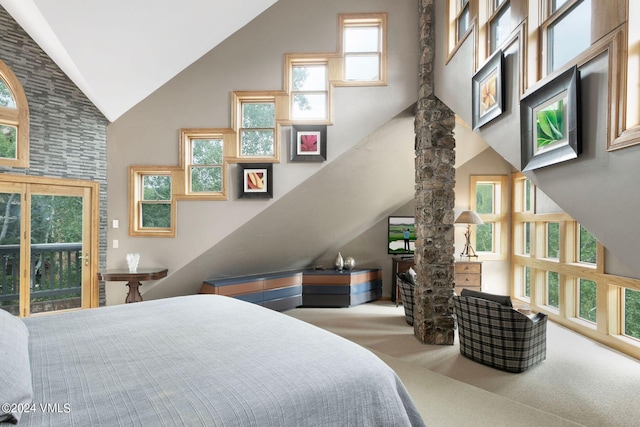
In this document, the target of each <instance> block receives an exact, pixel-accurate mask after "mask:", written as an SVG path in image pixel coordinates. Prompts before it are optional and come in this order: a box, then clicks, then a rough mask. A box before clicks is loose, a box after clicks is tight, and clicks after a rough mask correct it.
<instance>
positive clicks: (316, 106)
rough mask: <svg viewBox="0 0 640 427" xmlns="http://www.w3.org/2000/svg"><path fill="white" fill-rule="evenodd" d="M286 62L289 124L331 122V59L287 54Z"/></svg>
mask: <svg viewBox="0 0 640 427" xmlns="http://www.w3.org/2000/svg"><path fill="white" fill-rule="evenodd" d="M285 61H286V68H285V70H287V73H286V79H287V80H286V83H285V84H286V85H287V88H288V92H289V103H290V104H289V108H290V109H289V118H290V123H331V104H332V102H331V86H330V84H329V59H328V57H326V56H324V57H323V56H318V55H312V56H309V55H295V56H294V55H287V56H286V58H285Z"/></svg>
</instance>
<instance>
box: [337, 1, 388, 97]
mask: <svg viewBox="0 0 640 427" xmlns="http://www.w3.org/2000/svg"><path fill="white" fill-rule="evenodd" d="M338 21H339V22H338V25H339V28H340V32H339V41H338V44H339V46H338V52H340V53H341V54H342V57H343V61H344V66H343V70H342V73H343V78H342V79H341V80H342V81H343V82H344V83H345V84H362V85H373V84H386V81H387V70H386V68H387V61H386V55H387V14H386V13H371V14H340V15H338Z"/></svg>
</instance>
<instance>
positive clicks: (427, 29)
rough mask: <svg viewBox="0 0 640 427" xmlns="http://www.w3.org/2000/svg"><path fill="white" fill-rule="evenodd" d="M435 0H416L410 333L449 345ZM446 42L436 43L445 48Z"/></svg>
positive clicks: (448, 243)
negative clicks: (417, 64) (417, 58)
mask: <svg viewBox="0 0 640 427" xmlns="http://www.w3.org/2000/svg"><path fill="white" fill-rule="evenodd" d="M434 3H435V0H418V4H419V29H420V34H419V36H420V53H421V55H420V70H419V84H420V88H419V95H418V104H417V107H416V119H415V133H416V146H415V149H416V165H415V168H416V248H415V264H416V265H415V269H416V273H417V280H416V289H415V306H414V311H413V313H414V314H413V315H414V323H413V327H414V334H415V336H416V337H417V338H418V339H419V340H420V341H422V342H423V343H427V344H449V345H452V344H453V339H454V333H453V325H454V321H453V315H452V311H451V305H450V300H451V298H452V296H453V289H454V281H453V278H454V258H455V256H454V225H453V223H454V211H453V208H454V204H455V192H454V187H455V167H454V163H455V139H454V137H453V127H454V125H455V117H454V114H453V112H452V111H451V110H450V109H449V107H447V106H446V105H445V104H443V103H442V102H441V101H440V100H439V99H438V98H436V96H435V94H434V92H433V83H434V76H433V63H434V59H435V55H434V52H435V48H436V41H435V4H434ZM444 46H445V44H444V41H442V42H441V43H440V44H439V47H441V48H443V49H444Z"/></svg>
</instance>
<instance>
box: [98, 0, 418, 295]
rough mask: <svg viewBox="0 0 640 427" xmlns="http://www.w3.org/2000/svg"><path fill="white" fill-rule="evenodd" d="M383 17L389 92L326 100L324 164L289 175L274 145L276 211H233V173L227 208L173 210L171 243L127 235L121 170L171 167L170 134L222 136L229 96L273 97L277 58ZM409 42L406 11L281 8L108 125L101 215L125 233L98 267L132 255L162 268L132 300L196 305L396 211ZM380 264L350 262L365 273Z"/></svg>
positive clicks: (403, 169) (402, 200)
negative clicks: (346, 17)
mask: <svg viewBox="0 0 640 427" xmlns="http://www.w3.org/2000/svg"><path fill="white" fill-rule="evenodd" d="M385 11H386V12H388V14H389V57H388V59H389V78H388V83H389V84H388V86H383V87H360V88H357V87H340V88H335V89H334V91H333V96H334V124H333V126H329V129H328V153H327V155H328V159H327V161H326V162H324V163H316V164H303V163H291V162H288V161H287V153H288V142H287V141H284V140H283V141H281V142H282V145H281V150H282V153H283V155H282V160H281V163H279V164H275V165H274V184H275V185H274V198H273V199H271V200H238V199H237V197H236V185H235V184H236V183H235V172H236V167H235V165H232V166H231V167H230V177H231V183H230V184H231V185H230V197H229V200H228V201H216V202H195V201H181V202H179V203H178V222H177V237H176V238H174V239H163V238H148V237H129V236H128V233H127V217H128V216H127V197H128V196H127V188H128V181H127V179H128V177H127V167H128V166H129V165H136V164H137V165H140V164H145V165H177V164H178V130H179V129H180V128H187V127H229V126H230V112H229V106H230V92H231V91H234V90H281V89H283V87H282V84H283V83H282V82H283V74H282V73H283V62H284V58H283V55H284V54H285V53H291V52H297V53H304V52H335V51H336V49H337V15H338V13H341V12H344V13H355V12H385ZM417 39H418V37H417V6H416V4H415V3H414V2H412V1H402V2H397V1H394V0H369V1H366V0H349V1H341V0H330V1H325V2H315V1H312V0H279V1H278V2H277V3H276V4H275V5H274V6H272V7H271V8H270V9H268V10H267V11H265V12H264V13H263V14H262V15H260V16H259V17H257V18H256V19H254V20H253V21H252V22H251V23H249V24H248V25H247V26H246V27H244V28H243V29H241V30H240V31H238V32H237V33H236V34H234V35H233V36H231V37H230V38H229V39H227V40H226V41H225V42H223V43H222V44H221V45H219V46H217V47H216V48H215V49H213V50H212V51H211V52H209V53H207V54H206V55H204V56H203V57H202V58H201V59H200V60H199V61H197V62H196V63H194V64H192V65H191V66H190V67H188V68H187V69H186V70H184V71H183V72H182V73H181V74H179V75H178V76H176V77H175V78H174V79H172V80H171V81H169V82H168V83H167V84H165V85H164V86H163V87H161V88H160V89H159V90H157V91H156V92H154V93H153V94H152V95H150V96H149V97H148V98H147V99H145V100H144V101H142V102H141V103H139V104H138V105H137V106H136V107H134V108H133V109H131V110H130V111H129V112H127V113H126V114H124V115H123V116H122V117H120V118H119V119H118V120H116V121H115V122H113V123H111V124H110V125H109V126H108V128H107V138H108V141H109V149H108V163H109V168H108V180H109V205H108V213H109V221H111V220H113V219H119V220H120V224H121V227H120V228H118V229H109V234H108V240H109V248H108V253H107V264H108V267H124V266H125V254H126V253H128V252H139V253H141V261H140V266H141V267H145V266H155V265H161V266H165V267H168V269H169V275H168V277H167V278H166V279H163V280H160V281H157V282H154V283H149V284H145V285H144V286H143V287H142V292H143V296H144V297H145V298H160V297H166V296H171V295H180V294H188V293H194V292H197V290H198V289H199V287H200V284H201V283H202V281H203V280H205V279H208V278H214V277H224V276H229V275H236V274H245V273H246V274H248V273H253V272H264V271H266V270H269V271H272V270H277V269H283V268H299V267H304V266H307V265H310V264H312V263H313V262H314V261H315V260H317V259H318V258H319V257H321V256H322V255H323V254H325V253H335V252H337V250H339V249H340V245H343V244H346V243H348V242H349V241H351V240H352V239H354V238H356V237H357V236H359V235H360V234H361V233H363V232H364V231H365V230H367V229H369V228H371V227H372V226H374V225H375V224H377V223H378V222H379V221H380V220H381V219H383V218H386V216H387V215H388V214H389V213H391V212H393V211H395V210H396V209H398V208H400V207H401V206H403V205H405V204H406V203H407V202H408V201H409V200H411V198H412V197H413V139H414V138H413V119H412V117H411V114H410V111H409V112H407V109H408V108H409V107H411V106H412V105H413V104H414V103H415V101H416V99H417V63H418V46H417ZM390 129H393V130H392V131H390ZM283 134H284V135H285V136H286V135H287V129H284V130H283ZM110 223H111V222H110ZM114 239H115V240H118V243H119V248H118V249H113V248H112V243H113V240H114ZM380 250H381V251H385V253H386V246H383V247H382V248H381V249H380ZM334 256H335V255H334ZM378 257H379V255H374V256H373V257H372V258H370V259H364V258H363V257H358V258H359V263H360V265H364V264H372V263H377V259H378ZM125 293H126V287H125V286H122V284H115V283H114V284H110V285H108V286H107V304H118V303H121V302H122V301H123V300H124V294H125Z"/></svg>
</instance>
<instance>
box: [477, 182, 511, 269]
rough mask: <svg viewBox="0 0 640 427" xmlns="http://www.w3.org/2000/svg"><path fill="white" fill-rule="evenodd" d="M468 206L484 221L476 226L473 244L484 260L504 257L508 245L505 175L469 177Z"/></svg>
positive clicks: (507, 198)
mask: <svg viewBox="0 0 640 427" xmlns="http://www.w3.org/2000/svg"><path fill="white" fill-rule="evenodd" d="M470 180H471V184H470V189H471V191H470V200H469V206H470V208H471V210H472V211H475V212H476V213H477V214H478V216H479V217H480V218H481V219H482V221H483V222H484V224H479V225H476V227H475V228H476V233H475V236H473V237H475V242H473V237H472V245H473V246H474V247H475V249H476V252H477V253H478V254H479V255H482V258H483V259H505V258H506V256H507V245H508V235H509V232H508V227H507V224H508V216H507V214H508V211H509V205H508V200H509V189H508V183H509V180H508V177H507V176H504V175H490V176H481V175H477V176H471V178H470Z"/></svg>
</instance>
